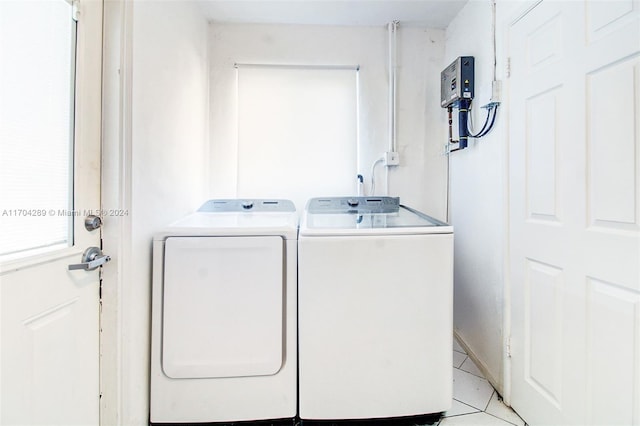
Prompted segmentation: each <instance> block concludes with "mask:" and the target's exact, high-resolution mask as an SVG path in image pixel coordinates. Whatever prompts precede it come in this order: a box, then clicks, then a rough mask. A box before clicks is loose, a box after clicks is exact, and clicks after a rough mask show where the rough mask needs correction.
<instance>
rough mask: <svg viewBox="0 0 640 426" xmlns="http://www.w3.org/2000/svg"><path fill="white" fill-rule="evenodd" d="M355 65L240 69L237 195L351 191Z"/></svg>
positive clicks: (301, 197)
mask: <svg viewBox="0 0 640 426" xmlns="http://www.w3.org/2000/svg"><path fill="white" fill-rule="evenodd" d="M357 82H358V71H357V68H356V67H350V68H348V67H345V68H342V67H284V66H257V65H238V184H237V185H238V191H237V193H238V196H239V197H264V198H273V197H280V198H289V199H291V200H293V201H294V202H295V204H296V207H297V208H298V210H302V209H303V208H304V205H305V203H306V200H307V199H308V198H310V197H314V196H315V197H317V196H337V195H351V194H354V193H355V191H356V174H357V142H358V141H357V139H358V128H357V123H358V102H357V99H358V96H357V90H358V87H357Z"/></svg>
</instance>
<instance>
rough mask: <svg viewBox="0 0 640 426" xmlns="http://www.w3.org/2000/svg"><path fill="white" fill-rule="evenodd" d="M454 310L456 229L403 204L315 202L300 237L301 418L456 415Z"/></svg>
mask: <svg viewBox="0 0 640 426" xmlns="http://www.w3.org/2000/svg"><path fill="white" fill-rule="evenodd" d="M452 305H453V228H452V227H451V226H449V225H447V224H445V223H442V222H439V221H437V220H435V219H433V218H430V217H429V216H426V215H424V214H422V213H419V212H417V211H415V210H412V209H410V208H407V207H405V206H402V205H400V203H399V199H398V198H392V197H369V198H367V197H337V198H314V199H311V200H310V201H309V202H308V204H307V208H306V211H305V213H304V215H303V217H302V221H301V224H300V232H299V236H298V312H299V317H298V321H299V323H298V329H299V334H298V343H299V353H298V359H299V379H298V380H299V404H300V405H299V416H300V418H301V419H302V420H303V421H307V422H308V421H310V420H339V419H380V418H401V417H413V416H425V415H432V414H436V413H440V412H443V411H446V410H448V409H449V408H450V407H451V398H452V358H451V345H452V332H453V330H452V321H453V318H452V315H453V314H452V310H453V309H452ZM436 415H437V414H436ZM398 420H399V419H398Z"/></svg>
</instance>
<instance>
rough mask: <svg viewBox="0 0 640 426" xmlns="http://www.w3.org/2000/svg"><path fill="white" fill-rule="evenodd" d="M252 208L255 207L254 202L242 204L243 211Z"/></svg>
mask: <svg viewBox="0 0 640 426" xmlns="http://www.w3.org/2000/svg"><path fill="white" fill-rule="evenodd" d="M252 207H253V201H243V202H242V208H243V209H245V210H249V209H250V208H252Z"/></svg>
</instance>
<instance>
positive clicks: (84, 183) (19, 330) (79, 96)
mask: <svg viewBox="0 0 640 426" xmlns="http://www.w3.org/2000/svg"><path fill="white" fill-rule="evenodd" d="M51 1H54V0H51ZM55 1H58V0H55ZM59 1H60V2H61V3H63V4H64V5H67V6H68V3H67V2H66V1H65V0H59ZM10 3H12V2H3V5H2V6H3V7H4V6H8V7H7V8H4V9H2V11H1V12H0V13H6V12H7V10H9V7H10V6H11V4H10ZM19 3H20V2H15V4H19ZM30 4H31V5H35V6H36V7H46V6H47V5H49V4H51V3H50V2H48V1H43V2H31V3H30ZM79 11H80V14H79V16H80V20H79V21H78V23H77V31H76V37H77V40H76V42H77V50H76V67H75V82H74V84H72V87H73V89H74V100H75V102H74V103H75V108H74V109H75V114H74V117H73V118H72V119H71V120H70V122H69V124H68V125H69V126H72V127H71V128H72V129H73V130H72V133H73V135H74V138H73V144H72V146H73V152H71V153H69V155H68V161H69V164H72V165H73V171H72V173H73V179H72V184H71V185H72V187H73V190H72V193H73V199H72V203H69V201H68V200H62V203H63V205H69V204H70V205H72V206H73V207H72V208H70V209H65V208H59V207H58V203H59V202H60V201H61V200H57V199H52V198H48V197H47V196H42V197H41V198H37V199H35V201H36V202H37V203H38V208H39V209H42V210H44V214H46V215H48V216H55V217H61V216H62V217H64V219H65V222H66V221H68V223H70V225H71V227H72V229H73V232H72V233H69V234H70V235H71V236H72V237H71V238H69V239H68V241H67V242H65V243H64V244H61V245H57V246H51V247H47V248H43V249H40V250H38V251H23V252H21V253H14V254H11V255H9V256H4V257H0V321H1V329H0V355H1V358H0V376H1V377H0V379H1V380H0V382H1V387H2V388H1V395H0V423H1V424H11V425H13V424H16V425H18V424H38V425H46V424H65V425H91V424H99V400H100V389H99V366H100V356H99V332H100V321H99V319H100V300H99V295H100V287H99V270H94V271H90V272H87V271H82V270H80V271H69V270H68V268H67V265H69V264H71V263H80V262H81V255H82V253H83V251H84V249H85V248H87V247H89V246H98V247H99V246H100V230H94V231H87V230H86V229H85V227H84V217H85V215H86V214H88V213H89V212H92V213H96V214H99V212H98V210H99V208H100V134H101V129H100V123H101V118H100V109H101V101H100V97H101V68H102V63H101V37H102V2H101V1H97V0H92V1H82V2H81V3H80V5H79ZM68 12H69V21H70V22H72V21H71V19H72V12H73V10H72V7H71V6H68ZM5 17H6V16H5ZM73 25H76V24H73ZM22 26H23V27H24V28H23V29H24V30H26V29H27V28H28V25H27V23H25V22H22ZM48 30H50V31H55V28H49V29H48ZM17 39H18V40H21V41H23V40H22V39H20V38H17ZM22 48H23V49H24V51H25V52H26V53H28V54H31V51H30V50H29V48H30V46H28V45H27V44H24V45H23V46H22ZM0 53H1V52H0ZM45 54H51V55H54V56H55V55H57V54H61V55H62V54H67V55H68V52H63V53H60V52H45ZM0 62H1V61H0ZM16 64H17V63H12V64H11V66H14V67H16V66H17V67H18V69H17V71H19V70H20V69H19V65H16ZM8 67H9V66H8V65H7V64H6V63H4V64H2V72H3V73H4V72H5V71H6V70H7V69H8ZM14 71H15V70H14ZM3 77H6V74H4V75H3ZM67 86H68V82H67ZM54 90H63V86H61V87H59V88H54ZM66 90H68V89H66ZM36 95H37V94H36ZM4 100H5V101H6V98H4ZM40 102H47V98H46V97H44V99H42V100H41V101H40ZM31 118H32V121H31V122H29V123H28V125H29V126H32V127H38V126H43V125H44V124H43V121H42V120H36V119H35V118H34V117H31ZM46 118H47V117H46V116H45V119H46ZM49 118H51V117H49ZM2 119H5V120H7V117H0V120H2ZM2 124H3V125H5V124H6V125H13V123H8V124H7V123H2ZM1 142H2V141H0V143H1ZM37 142H38V143H45V144H46V143H47V138H46V137H44V138H39V140H38V141H37ZM34 149H37V147H34ZM25 161H27V163H25V165H27V166H29V167H31V166H33V164H30V163H28V161H32V162H33V161H34V159H33V158H31V159H29V158H25ZM4 184H7V183H6V182H4ZM29 184H31V185H36V184H38V185H44V186H45V188H46V186H47V185H48V184H49V182H47V181H46V180H45V181H44V182H43V183H36V182H28V184H27V185H26V186H27V187H28V186H29ZM40 192H41V193H44V194H45V195H50V193H51V191H44V192H43V191H40ZM65 197H67V195H66V194H65ZM32 198H33V197H32ZM29 201H30V202H32V201H34V200H33V199H31V200H29ZM1 202H2V201H0V203H1ZM23 207H24V206H22V205H16V206H2V210H3V211H4V209H7V210H11V209H21V208H23ZM9 219H10V217H9ZM28 220H29V221H30V223H33V224H34V226H35V224H36V221H37V220H38V219H37V217H34V216H31V217H28ZM31 221H33V222H31ZM5 224H8V225H7V226H11V223H10V221H8V222H5Z"/></svg>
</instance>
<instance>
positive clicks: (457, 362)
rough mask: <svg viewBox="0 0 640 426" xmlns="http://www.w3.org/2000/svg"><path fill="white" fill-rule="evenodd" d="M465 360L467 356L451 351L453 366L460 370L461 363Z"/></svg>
mask: <svg viewBox="0 0 640 426" xmlns="http://www.w3.org/2000/svg"><path fill="white" fill-rule="evenodd" d="M466 359H467V356H466V355H465V354H463V353H460V352H456V351H453V366H454V367H455V368H460V366H461V365H462V363H463V362H464V361H465V360H466Z"/></svg>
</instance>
